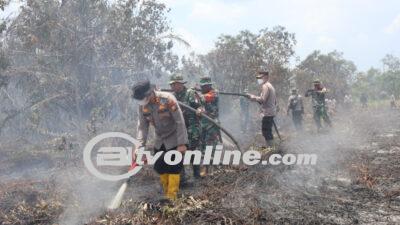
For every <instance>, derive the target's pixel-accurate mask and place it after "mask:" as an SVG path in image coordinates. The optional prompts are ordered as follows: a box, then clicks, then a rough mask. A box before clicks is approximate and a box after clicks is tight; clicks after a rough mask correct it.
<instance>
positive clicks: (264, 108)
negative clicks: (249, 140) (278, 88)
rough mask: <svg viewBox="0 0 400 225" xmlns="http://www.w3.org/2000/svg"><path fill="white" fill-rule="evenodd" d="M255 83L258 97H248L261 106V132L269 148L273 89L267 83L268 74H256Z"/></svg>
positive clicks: (265, 72)
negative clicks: (257, 86)
mask: <svg viewBox="0 0 400 225" xmlns="http://www.w3.org/2000/svg"><path fill="white" fill-rule="evenodd" d="M256 78H257V83H258V84H259V85H260V86H261V93H260V96H256V95H249V98H250V100H251V101H255V102H258V103H259V104H260V106H261V114H262V126H261V131H262V134H263V136H264V138H265V141H266V142H267V145H268V146H269V147H273V145H274V143H273V139H274V136H273V135H272V126H273V123H274V116H275V115H276V95H275V88H274V87H273V86H272V84H271V83H270V82H269V72H268V71H260V72H258V73H257V76H256Z"/></svg>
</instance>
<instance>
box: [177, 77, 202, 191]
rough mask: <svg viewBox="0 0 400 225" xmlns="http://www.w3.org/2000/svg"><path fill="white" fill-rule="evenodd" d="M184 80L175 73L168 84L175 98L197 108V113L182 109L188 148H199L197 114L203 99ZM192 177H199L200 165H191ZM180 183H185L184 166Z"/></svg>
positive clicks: (199, 128)
mask: <svg viewBox="0 0 400 225" xmlns="http://www.w3.org/2000/svg"><path fill="white" fill-rule="evenodd" d="M185 84H186V81H184V80H183V77H182V76H181V75H178V74H175V75H173V76H171V78H170V82H169V85H170V86H171V89H172V91H173V93H174V95H175V97H176V99H177V100H178V101H180V102H182V103H185V104H186V105H188V106H190V107H192V108H194V109H196V110H198V113H197V114H196V113H194V112H191V111H188V110H185V109H182V111H183V117H184V118H185V124H186V130H187V132H188V139H189V145H188V147H189V150H200V147H201V146H200V136H201V125H200V117H199V116H198V115H199V114H200V113H201V112H203V111H204V109H203V101H202V98H201V96H200V95H199V94H198V93H197V92H196V90H195V89H194V88H187V87H186V86H185ZM192 168H193V177H194V178H196V179H197V178H200V165H193V166H192ZM181 183H182V184H183V185H185V183H186V177H185V168H183V169H182V173H181Z"/></svg>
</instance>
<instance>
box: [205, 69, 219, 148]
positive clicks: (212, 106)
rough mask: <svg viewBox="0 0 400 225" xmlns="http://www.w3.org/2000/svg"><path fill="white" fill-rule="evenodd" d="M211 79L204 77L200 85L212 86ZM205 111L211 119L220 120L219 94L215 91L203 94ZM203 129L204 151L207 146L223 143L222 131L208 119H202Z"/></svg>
mask: <svg viewBox="0 0 400 225" xmlns="http://www.w3.org/2000/svg"><path fill="white" fill-rule="evenodd" d="M211 84H212V83H211V79H210V78H209V77H203V78H202V79H201V80H200V85H201V86H204V85H211ZM203 100H204V109H205V114H206V115H207V116H209V117H210V118H212V119H214V120H216V121H217V122H218V120H219V108H218V101H219V97H218V92H217V91H216V90H214V89H212V88H211V89H210V90H209V91H208V92H206V93H203ZM201 128H202V141H203V143H202V144H203V149H205V147H206V146H216V145H217V144H218V142H221V143H222V137H221V130H220V129H219V128H218V127H217V126H215V125H214V124H213V123H211V122H209V121H208V120H207V119H205V118H202V119H201Z"/></svg>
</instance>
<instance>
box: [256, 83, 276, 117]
mask: <svg viewBox="0 0 400 225" xmlns="http://www.w3.org/2000/svg"><path fill="white" fill-rule="evenodd" d="M255 99H256V101H257V102H258V103H260V105H261V114H262V115H263V116H275V115H276V95H275V88H274V87H273V86H272V84H271V83H270V82H265V83H264V84H263V85H262V88H261V94H260V96H257V97H256V98H255Z"/></svg>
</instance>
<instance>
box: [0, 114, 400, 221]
mask: <svg viewBox="0 0 400 225" xmlns="http://www.w3.org/2000/svg"><path fill="white" fill-rule="evenodd" d="M399 117H400V114H399V112H396V111H383V110H379V111H378V110H372V109H371V110H369V111H365V112H362V113H361V114H355V113H353V114H351V115H347V116H345V114H343V116H342V117H340V119H339V117H336V118H335V126H334V128H333V129H332V130H331V131H330V132H327V133H323V134H313V133H309V132H307V133H306V134H303V135H295V134H294V133H289V134H286V135H285V141H283V142H282V143H281V144H280V145H279V150H281V151H282V152H285V153H316V154H317V155H318V162H317V165H315V166H261V165H260V166H252V167H244V166H243V167H236V168H235V167H232V168H218V169H216V170H215V172H214V173H213V175H211V176H209V177H207V178H205V179H202V180H201V182H200V183H198V184H196V185H195V186H194V187H188V188H184V189H183V190H182V195H183V196H182V197H181V198H180V200H178V201H177V202H176V203H175V205H174V206H171V205H163V206H161V205H160V204H159V203H158V201H157V200H158V199H159V198H160V197H161V193H160V190H161V189H160V187H159V186H158V180H157V176H156V175H155V174H154V172H153V171H152V169H151V168H146V169H145V171H142V172H141V174H140V175H139V176H137V177H136V178H135V179H134V181H133V182H132V183H131V185H130V186H129V188H128V191H127V192H126V193H125V198H124V201H123V203H122V206H121V207H120V208H119V209H117V210H114V211H107V210H106V209H105V208H106V205H107V204H108V202H109V200H110V199H111V198H112V195H113V194H115V192H116V190H117V189H118V185H117V184H109V183H104V182H98V181H96V180H95V179H94V178H91V177H90V176H89V175H88V174H86V172H85V169H84V168H83V167H81V166H80V165H74V166H73V165H72V164H71V165H69V164H67V165H62V164H60V163H59V162H58V160H61V159H60V157H58V158H57V157H55V159H54V160H52V158H51V157H45V158H44V161H40V162H39V161H38V162H36V161H35V165H38V166H39V167H40V168H41V169H38V171H47V172H45V173H44V174H43V175H40V176H39V175H37V176H31V174H29V173H28V174H25V175H24V176H17V178H11V177H10V173H6V172H2V179H1V184H0V224H84V223H88V224H132V223H133V224H176V223H184V224H190V223H195V224H208V223H220V224H399V223H400V168H399V167H400V165H399V161H400V124H399V122H398V121H399ZM10 155H11V153H10V152H3V153H2V156H1V160H2V164H1V165H2V169H1V170H2V171H9V170H10V169H11V168H13V166H15V164H14V163H12V162H10V161H9V160H7V159H10V157H9V156H10ZM30 156H31V155H30ZM31 157H32V156H31ZM22 158H23V157H22V156H18V157H17V159H18V160H22ZM33 159H34V160H37V159H35V158H33ZM3 162H7V163H3ZM24 162H25V163H27V164H29V161H24ZM44 162H48V163H44ZM29 165H31V164H29ZM61 165H62V166H61ZM49 168H50V169H49ZM67 168H68V169H67ZM25 169H28V170H31V171H32V170H33V169H34V168H31V167H26V168H25ZM33 171H34V170H33ZM60 171H61V172H60ZM34 173H36V174H37V173H38V172H34ZM3 178H4V179H3ZM77 186H79V187H80V188H79V189H78V191H77V190H74V189H76V188H77Z"/></svg>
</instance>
